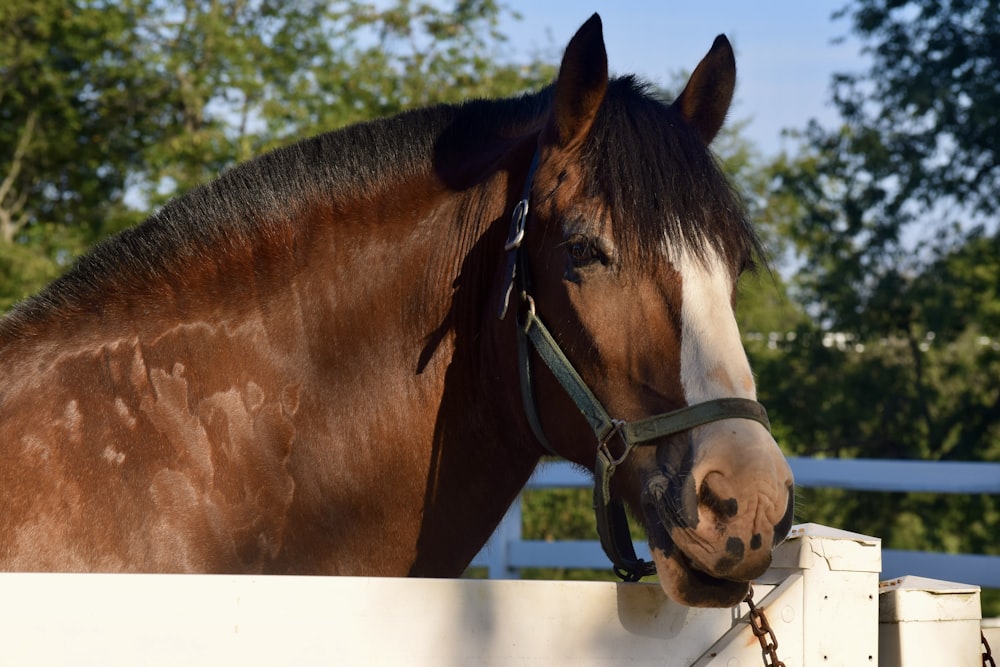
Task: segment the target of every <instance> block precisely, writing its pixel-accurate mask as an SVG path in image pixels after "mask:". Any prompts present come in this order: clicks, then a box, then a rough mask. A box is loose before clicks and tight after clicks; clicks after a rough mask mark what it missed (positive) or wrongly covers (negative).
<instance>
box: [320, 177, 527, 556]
mask: <svg viewBox="0 0 1000 667" xmlns="http://www.w3.org/2000/svg"><path fill="white" fill-rule="evenodd" d="M504 181H505V176H504V175H503V174H500V173H498V174H497V175H496V176H494V177H493V178H489V179H486V180H485V181H483V182H482V183H480V184H478V185H475V186H472V187H469V188H467V189H465V190H464V191H462V192H461V193H459V194H456V193H454V192H453V191H452V190H451V188H449V187H448V186H446V185H444V184H442V183H441V182H439V181H438V180H437V178H436V177H435V176H434V175H433V174H426V175H418V176H415V177H414V178H413V180H411V181H410V182H408V183H405V184H396V185H395V186H393V187H392V188H391V191H392V194H391V197H390V203H388V204H386V203H380V202H377V201H376V202H375V203H374V205H372V203H369V204H365V205H361V206H359V207H358V208H357V209H355V210H344V211H340V212H338V213H337V214H336V215H337V216H338V217H339V218H340V219H339V220H338V221H337V224H336V226H335V227H331V229H332V230H333V232H334V234H335V237H331V238H330V239H329V240H324V239H323V238H322V235H314V238H316V239H317V241H318V247H320V248H333V250H332V252H333V257H327V258H325V260H324V261H319V260H318V259H317V260H316V262H315V263H316V264H317V265H324V266H328V267H330V273H328V274H325V275H317V276H315V277H314V278H313V287H312V289H313V290H314V291H315V292H317V293H318V294H320V295H322V296H318V297H317V296H315V295H314V296H312V297H310V298H309V300H310V301H312V302H315V303H328V304H339V305H341V306H342V308H341V309H340V310H339V311H338V309H337V308H334V309H333V310H331V311H330V312H329V313H327V316H326V317H327V318H328V323H326V324H322V325H321V326H320V327H319V330H320V331H325V332H327V333H328V335H329V338H330V339H331V340H336V341H338V343H337V346H338V350H337V353H338V354H341V355H345V356H354V357H356V358H364V359H368V360H370V363H371V364H372V365H371V366H370V367H369V368H367V369H366V370H365V375H366V376H367V377H368V378H370V379H371V383H372V384H373V385H376V386H375V387H373V389H369V390H368V391H372V390H374V391H375V392H377V393H378V395H379V399H378V403H379V406H378V407H376V408H375V409H376V410H391V411H392V412H393V413H394V414H396V415H397V417H396V419H397V420H399V421H400V422H401V426H404V427H405V428H404V429H403V430H404V431H405V435H404V434H403V433H399V434H397V435H396V436H394V437H396V438H398V440H399V441H397V442H395V443H392V446H393V447H394V448H402V447H408V448H410V449H411V452H413V453H411V454H410V456H412V457H413V460H414V465H413V468H412V469H411V472H405V473H403V474H416V471H417V470H423V471H424V472H423V473H420V474H419V475H416V476H419V477H420V478H421V480H422V481H421V482H420V489H419V491H418V493H419V497H417V498H414V499H413V503H412V504H413V506H414V507H416V508H420V507H422V508H423V509H422V512H420V514H419V518H418V519H417V521H418V522H419V532H418V534H417V535H416V536H415V540H416V544H415V557H414V560H413V562H412V565H411V567H410V569H409V573H410V574H413V575H435V576H440V575H452V576H454V575H458V574H460V573H461V571H462V569H463V568H464V567H465V565H466V564H467V563H468V562H469V560H471V558H472V557H473V556H474V555H475V553H476V552H477V551H478V550H479V548H481V547H482V545H483V544H484V543H485V541H486V539H487V538H488V537H489V535H490V533H491V532H492V530H493V528H494V527H495V525H496V524H497V523H498V521H499V520H500V518H502V516H503V513H504V512H505V511H506V509H507V507H508V506H509V505H510V502H511V501H512V500H513V499H514V498H515V497H516V495H517V493H518V492H519V491H520V489H521V488H522V487H523V485H524V484H525V482H526V481H527V479H528V477H529V476H530V474H531V472H532V470H533V469H534V466H535V465H536V463H537V461H538V453H537V452H536V451H534V450H533V449H532V447H531V444H530V441H528V440H526V439H525V436H524V433H523V432H522V430H521V429H519V428H518V427H517V424H518V421H519V420H517V419H512V418H511V410H512V409H513V407H514V406H515V405H519V403H515V401H519V395H518V393H517V386H518V385H517V384H516V383H517V376H516V372H517V371H516V364H515V362H514V360H515V359H516V352H515V347H514V345H515V343H514V341H515V336H514V330H513V322H512V320H513V318H508V320H509V321H505V322H500V321H499V320H497V317H496V314H495V303H496V295H497V294H498V290H499V287H498V285H497V274H498V273H499V267H500V263H501V260H502V251H503V239H504V235H505V233H506V229H505V227H506V225H505V224H498V223H497V221H499V220H500V219H501V218H502V217H503V212H504V211H505V210H509V206H508V202H507V200H508V198H509V197H508V194H507V190H509V189H512V188H519V187H520V184H517V185H516V186H511V187H510V188H508V187H506V185H505V183H504ZM401 193H407V194H406V195H401ZM387 196H388V193H387ZM372 211H378V212H379V215H378V217H379V218H380V219H379V220H378V221H376V222H366V218H367V216H370V215H371V213H372ZM331 214H332V213H331ZM501 227H502V229H501ZM343 247H346V248H348V249H349V252H348V251H347V250H345V251H340V250H338V248H343ZM322 252H326V251H322ZM373 266H380V267H387V268H389V267H392V268H393V269H395V270H389V271H385V270H382V271H372V270H371V269H372V267H373ZM351 304H354V306H351ZM344 312H349V313H350V317H349V318H345V316H344ZM349 320H350V324H349V325H348V324H345V322H348V321H349ZM331 332H332V333H331ZM343 341H354V343H353V345H354V346H355V349H354V350H345V349H342V342H343ZM404 438H410V439H411V442H410V444H405V443H403V442H402V440H403V439H404ZM373 446H374V444H373ZM393 455H394V454H393V452H391V451H388V452H386V453H385V455H384V456H385V457H386V460H384V465H387V466H390V465H397V464H398V461H399V459H398V457H397V458H396V461H393V460H392V459H391V457H392V456H393ZM397 492H398V493H401V494H402V491H399V490H398V487H397ZM398 500H399V502H400V503H404V502H410V501H408V500H405V499H404V497H403V496H402V495H401V496H399V497H398Z"/></svg>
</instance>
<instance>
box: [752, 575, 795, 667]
mask: <svg viewBox="0 0 1000 667" xmlns="http://www.w3.org/2000/svg"><path fill="white" fill-rule="evenodd" d="M743 601H744V602H746V603H747V606H748V607H750V630H752V631H753V634H754V637H756V638H757V640H758V641H759V642H760V649H761V654H762V655H763V656H764V667H785V663H783V662H782V661H781V660H779V659H778V639H777V637H775V636H774V630H772V629H771V624H770V623H769V622H768V620H767V616H765V615H764V610H763V609H761V608H759V607H758V606H757V605H755V604H754V602H753V586H750V587H749V588H748V590H747V596H746V598H745V599H744V600H743Z"/></svg>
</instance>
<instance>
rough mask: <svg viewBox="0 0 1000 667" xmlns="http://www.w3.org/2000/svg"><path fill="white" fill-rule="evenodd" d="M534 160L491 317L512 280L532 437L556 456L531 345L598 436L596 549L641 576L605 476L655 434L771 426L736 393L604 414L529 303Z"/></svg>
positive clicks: (631, 576)
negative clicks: (651, 411)
mask: <svg viewBox="0 0 1000 667" xmlns="http://www.w3.org/2000/svg"><path fill="white" fill-rule="evenodd" d="M538 161H539V153H538V151H537V150H536V151H535V154H534V156H533V157H532V161H531V166H530V167H529V169H528V174H527V177H526V182H525V186H524V190H523V192H522V197H521V199H520V201H518V203H517V205H516V206H515V207H514V213H513V215H512V217H511V226H510V232H509V234H508V237H507V242H506V243H505V244H504V250H505V251H506V252H507V263H506V270H505V274H504V283H503V284H502V289H503V291H502V294H501V301H500V307H499V310H498V313H497V314H498V316H499V318H500V319H504V317H505V316H506V314H507V310H508V307H509V302H510V295H511V293H512V292H513V288H514V285H515V283H516V284H517V285H518V287H519V293H520V304H519V307H518V323H517V324H518V326H517V348H518V366H519V367H520V373H519V374H520V379H521V400H522V403H523V405H524V412H525V417H526V418H527V421H528V424H529V426H530V427H531V430H532V433H533V434H534V436H535V438H536V439H537V440H538V442H539V443H540V444H541V445H542V446H543V447H544V448H545V449H546V450H547V451H548V452H549V453H550V454H552V455H553V456H559V457H561V455H560V454H559V453H558V452H556V450H555V449H554V448H553V447H552V445H551V443H550V442H549V440H548V438H547V437H546V436H545V432H544V429H543V428H542V424H541V419H540V418H539V416H538V410H537V404H536V402H535V396H534V380H533V377H532V354H531V349H533V350H534V351H535V352H536V353H537V355H538V357H539V358H540V359H541V360H542V361H543V363H544V364H545V365H546V367H547V368H548V369H549V371H550V372H551V373H552V375H553V376H554V377H555V378H556V380H557V381H558V382H559V384H560V386H562V388H563V390H564V391H565V392H566V393H567V395H568V396H569V397H570V399H572V401H573V403H574V404H575V405H576V407H577V409H578V410H579V411H580V413H581V414H582V415H583V417H584V418H585V419H586V420H587V423H588V424H589V425H590V428H591V430H592V431H593V432H594V436H595V438H596V440H597V451H596V455H597V458H596V461H595V464H594V513H595V517H596V520H597V532H598V535H599V536H600V540H601V546H602V547H603V549H604V552H605V553H606V554H607V556H608V558H609V559H610V560H611V562H612V563H613V564H614V570H615V573H616V574H618V576H619V577H621V578H622V579H624V580H625V581H638V580H639V579H641V578H642V577H645V576H649V575H651V574H654V573H655V571H656V566H655V564H653V563H651V562H648V561H644V560H642V559H640V558H638V557H637V556H636V554H635V548H634V546H633V545H632V538H631V535H630V534H629V529H628V519H627V516H626V513H625V507H624V504H623V503H622V501H621V499H620V498H616V497H614V496H613V495H612V493H611V479H612V477H613V476H614V473H615V471H616V470H617V469H618V467H619V466H620V465H621V464H622V463H623V462H624V461H625V459H626V458H628V455H629V454H630V453H631V452H632V450H633V449H634V448H636V447H639V446H644V445H650V444H653V442H654V441H656V440H659V439H660V438H664V437H667V436H670V435H676V434H678V433H682V432H684V431H688V430H690V429H693V428H695V427H698V426H703V425H705V424H708V423H711V422H715V421H720V420H723V419H749V420H752V421H756V422H758V423H760V424H761V425H763V426H764V428H765V429H767V430H768V431H770V430H771V424H770V422H769V420H768V418H767V411H766V410H765V409H764V406H763V405H761V404H760V403H758V402H757V401H755V400H752V399H747V398H738V397H732V398H717V399H712V400H709V401H705V402H703V403H696V404H694V405H688V406H686V407H683V408H680V409H678V410H673V411H671V412H665V413H661V414H658V415H653V416H652V417H647V418H645V419H641V420H638V421H633V422H626V421H623V420H618V419H613V418H612V417H611V416H610V415H609V413H608V411H607V410H606V409H605V408H604V406H603V405H602V404H601V402H600V401H599V400H598V399H597V397H596V396H594V393H593V392H592V391H591V390H590V388H589V387H588V386H587V384H586V382H584V381H583V378H582V377H580V374H579V373H578V372H577V371H576V369H575V368H574V367H573V364H571V363H570V361H569V359H568V358H567V357H566V354H565V353H564V352H563V351H562V348H560V347H559V344H558V343H557V342H556V340H555V338H554V337H553V335H552V334H551V333H550V332H549V330H548V328H546V326H545V325H544V324H543V323H542V320H541V319H540V318H539V316H538V314H537V313H536V312H535V301H534V299H533V298H532V296H531V294H530V291H531V280H530V271H529V270H528V264H527V259H526V257H525V253H524V252H522V249H521V246H522V243H523V241H524V233H525V227H526V224H527V220H528V210H529V205H528V203H529V199H530V195H531V186H532V182H533V180H534V175H535V171H536V170H537V168H538ZM529 346H530V348H531V349H529ZM615 440H619V441H620V442H621V444H622V448H621V452H620V453H619V454H617V455H616V454H614V453H613V452H612V451H611V446H612V445H614V444H615V443H614V441H615Z"/></svg>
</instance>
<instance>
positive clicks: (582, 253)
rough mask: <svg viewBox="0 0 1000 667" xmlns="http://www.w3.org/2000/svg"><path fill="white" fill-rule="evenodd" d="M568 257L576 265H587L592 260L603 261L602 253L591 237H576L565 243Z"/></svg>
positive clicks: (592, 261)
mask: <svg viewBox="0 0 1000 667" xmlns="http://www.w3.org/2000/svg"><path fill="white" fill-rule="evenodd" d="M567 249H568V251H569V257H570V259H571V260H573V265H574V266H576V267H581V266H587V265H588V264H593V263H594V262H604V253H602V252H601V249H600V248H599V247H598V246H597V243H595V242H594V241H593V240H592V239H585V238H577V239H573V240H571V241H570V242H569V243H568V244H567Z"/></svg>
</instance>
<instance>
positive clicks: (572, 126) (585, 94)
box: [542, 14, 608, 148]
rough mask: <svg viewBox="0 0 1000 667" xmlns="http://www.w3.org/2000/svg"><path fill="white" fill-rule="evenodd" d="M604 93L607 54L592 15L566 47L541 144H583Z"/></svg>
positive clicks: (601, 29) (570, 145)
mask: <svg viewBox="0 0 1000 667" xmlns="http://www.w3.org/2000/svg"><path fill="white" fill-rule="evenodd" d="M607 89H608V54H607V51H606V50H605V48H604V31H603V28H602V26H601V17H600V16H598V15H597V14H594V15H593V16H591V17H590V19H589V20H588V21H587V22H586V23H584V24H583V25H582V26H581V27H580V29H579V30H577V31H576V34H575V35H573V39H571V40H570V41H569V44H568V45H567V46H566V52H565V53H564V54H563V59H562V64H561V65H560V66H559V78H558V79H556V83H555V91H554V93H553V100H552V112H551V114H550V116H549V122H548V125H547V126H546V128H545V133H544V135H543V137H542V141H543V142H544V143H547V144H552V145H555V146H558V147H560V148H571V147H574V146H576V145H578V144H579V143H580V142H582V141H583V139H584V138H585V137H586V136H587V133H588V132H590V127H591V125H592V124H593V122H594V117H595V116H596V115H597V110H598V108H600V106H601V102H603V101H604V94H605V92H607Z"/></svg>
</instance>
